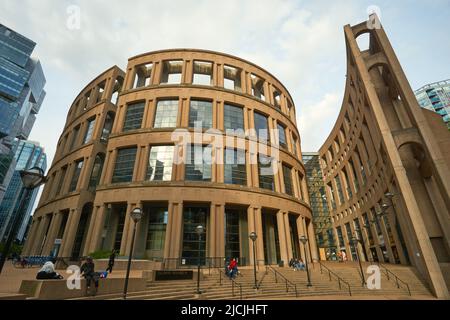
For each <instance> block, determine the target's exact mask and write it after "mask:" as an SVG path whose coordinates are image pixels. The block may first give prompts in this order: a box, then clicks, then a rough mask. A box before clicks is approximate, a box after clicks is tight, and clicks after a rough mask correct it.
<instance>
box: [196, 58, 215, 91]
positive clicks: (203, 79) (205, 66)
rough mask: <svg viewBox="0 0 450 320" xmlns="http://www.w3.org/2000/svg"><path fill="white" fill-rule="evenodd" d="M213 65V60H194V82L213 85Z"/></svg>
mask: <svg viewBox="0 0 450 320" xmlns="http://www.w3.org/2000/svg"><path fill="white" fill-rule="evenodd" d="M212 66H213V64H212V63H211V62H206V61H194V75H193V78H192V83H193V84H201V85H205V86H210V85H212Z"/></svg>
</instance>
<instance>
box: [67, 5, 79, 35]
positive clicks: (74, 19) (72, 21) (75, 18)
mask: <svg viewBox="0 0 450 320" xmlns="http://www.w3.org/2000/svg"><path fill="white" fill-rule="evenodd" d="M66 13H67V20H66V27H67V29H69V30H80V29H81V8H80V7H79V6H77V5H70V6H68V7H67V8H66Z"/></svg>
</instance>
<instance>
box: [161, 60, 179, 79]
mask: <svg viewBox="0 0 450 320" xmlns="http://www.w3.org/2000/svg"><path fill="white" fill-rule="evenodd" d="M182 69H183V61H182V60H173V61H164V62H163V68H162V73H161V84H179V83H181V71H182Z"/></svg>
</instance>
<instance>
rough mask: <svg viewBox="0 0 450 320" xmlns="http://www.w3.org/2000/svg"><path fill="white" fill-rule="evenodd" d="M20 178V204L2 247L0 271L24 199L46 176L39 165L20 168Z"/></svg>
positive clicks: (12, 238)
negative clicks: (21, 186) (26, 168)
mask: <svg viewBox="0 0 450 320" xmlns="http://www.w3.org/2000/svg"><path fill="white" fill-rule="evenodd" d="M19 174H20V178H21V180H22V184H23V188H24V190H23V192H22V196H21V199H20V206H19V210H17V213H16V215H15V217H14V221H13V224H12V228H11V232H10V233H9V235H8V239H7V240H6V243H5V247H4V248H3V252H2V253H1V256H0V273H1V272H2V270H3V265H4V264H5V261H6V259H7V256H8V254H9V250H10V249H11V245H12V243H13V241H14V238H15V237H16V233H17V229H18V228H19V227H20V225H19V222H20V218H21V212H22V211H24V209H25V208H24V206H25V202H26V199H27V198H28V196H29V194H30V192H31V191H32V190H33V189H34V188H37V187H39V186H40V185H41V184H43V183H45V182H46V181H47V177H45V176H44V171H43V170H42V169H41V168H39V167H33V168H31V169H28V170H21V171H20V172H19Z"/></svg>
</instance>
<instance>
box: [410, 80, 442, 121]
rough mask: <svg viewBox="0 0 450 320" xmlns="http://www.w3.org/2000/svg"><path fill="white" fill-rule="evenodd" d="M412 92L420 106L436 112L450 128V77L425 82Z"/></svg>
mask: <svg viewBox="0 0 450 320" xmlns="http://www.w3.org/2000/svg"><path fill="white" fill-rule="evenodd" d="M414 94H415V95H416V98H417V101H418V102H419V105H420V106H421V107H422V108H425V109H428V110H431V111H434V112H436V113H438V114H439V115H440V116H441V117H442V120H443V121H444V122H445V124H446V125H447V128H449V129H450V79H448V80H444V81H439V82H434V83H430V84H427V85H425V86H423V87H422V88H420V89H417V90H416V91H414Z"/></svg>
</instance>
